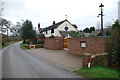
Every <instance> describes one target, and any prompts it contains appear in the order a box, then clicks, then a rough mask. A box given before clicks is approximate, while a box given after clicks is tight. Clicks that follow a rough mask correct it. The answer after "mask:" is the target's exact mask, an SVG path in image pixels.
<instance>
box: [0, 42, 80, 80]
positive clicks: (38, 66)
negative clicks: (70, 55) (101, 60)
mask: <svg viewBox="0 0 120 80" xmlns="http://www.w3.org/2000/svg"><path fill="white" fill-rule="evenodd" d="M19 46H20V45H19V43H15V44H12V45H10V46H8V47H6V48H4V49H3V50H2V78H81V77H80V76H79V75H76V74H74V73H71V72H68V71H66V70H63V69H61V68H58V67H56V66H54V65H52V64H50V63H48V62H46V61H45V60H43V59H41V58H40V57H39V56H36V55H33V54H31V53H29V52H27V51H25V50H22V49H21V48H20V47H19ZM0 56H1V54H0ZM0 59H1V57H0ZM0 65H1V64H0ZM0 70H1V69H0Z"/></svg>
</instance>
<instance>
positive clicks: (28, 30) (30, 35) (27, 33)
mask: <svg viewBox="0 0 120 80" xmlns="http://www.w3.org/2000/svg"><path fill="white" fill-rule="evenodd" d="M21 37H22V38H23V39H24V40H26V39H34V38H36V31H35V30H33V25H32V22H31V21H29V20H26V21H25V22H24V23H23V24H22V28H21Z"/></svg>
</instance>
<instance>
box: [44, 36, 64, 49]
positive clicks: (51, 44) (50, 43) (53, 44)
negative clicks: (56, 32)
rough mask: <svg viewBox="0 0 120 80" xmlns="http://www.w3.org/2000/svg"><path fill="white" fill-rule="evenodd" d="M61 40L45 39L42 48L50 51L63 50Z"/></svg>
mask: <svg viewBox="0 0 120 80" xmlns="http://www.w3.org/2000/svg"><path fill="white" fill-rule="evenodd" d="M63 45H64V42H63V38H45V44H44V47H45V48H47V49H52V50H61V49H64V46H63Z"/></svg>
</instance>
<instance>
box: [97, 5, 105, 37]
mask: <svg viewBox="0 0 120 80" xmlns="http://www.w3.org/2000/svg"><path fill="white" fill-rule="evenodd" d="M103 7H104V5H103V4H102V3H101V4H100V6H99V8H100V10H101V13H100V14H98V16H97V17H99V15H100V16H101V31H100V33H99V35H98V36H103V16H104V15H103Z"/></svg>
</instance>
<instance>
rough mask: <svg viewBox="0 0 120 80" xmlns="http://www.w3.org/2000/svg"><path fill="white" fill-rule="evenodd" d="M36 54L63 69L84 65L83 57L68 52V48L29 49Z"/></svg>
mask: <svg viewBox="0 0 120 80" xmlns="http://www.w3.org/2000/svg"><path fill="white" fill-rule="evenodd" d="M28 51H30V52H31V53H33V54H36V55H38V56H40V57H42V58H44V59H46V60H47V61H49V62H50V63H52V64H55V65H56V66H58V67H61V68H63V69H66V70H69V71H74V70H76V69H79V68H80V67H82V58H81V57H80V56H74V55H70V54H68V53H67V51H66V50H49V49H45V48H40V49H32V50H28Z"/></svg>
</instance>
